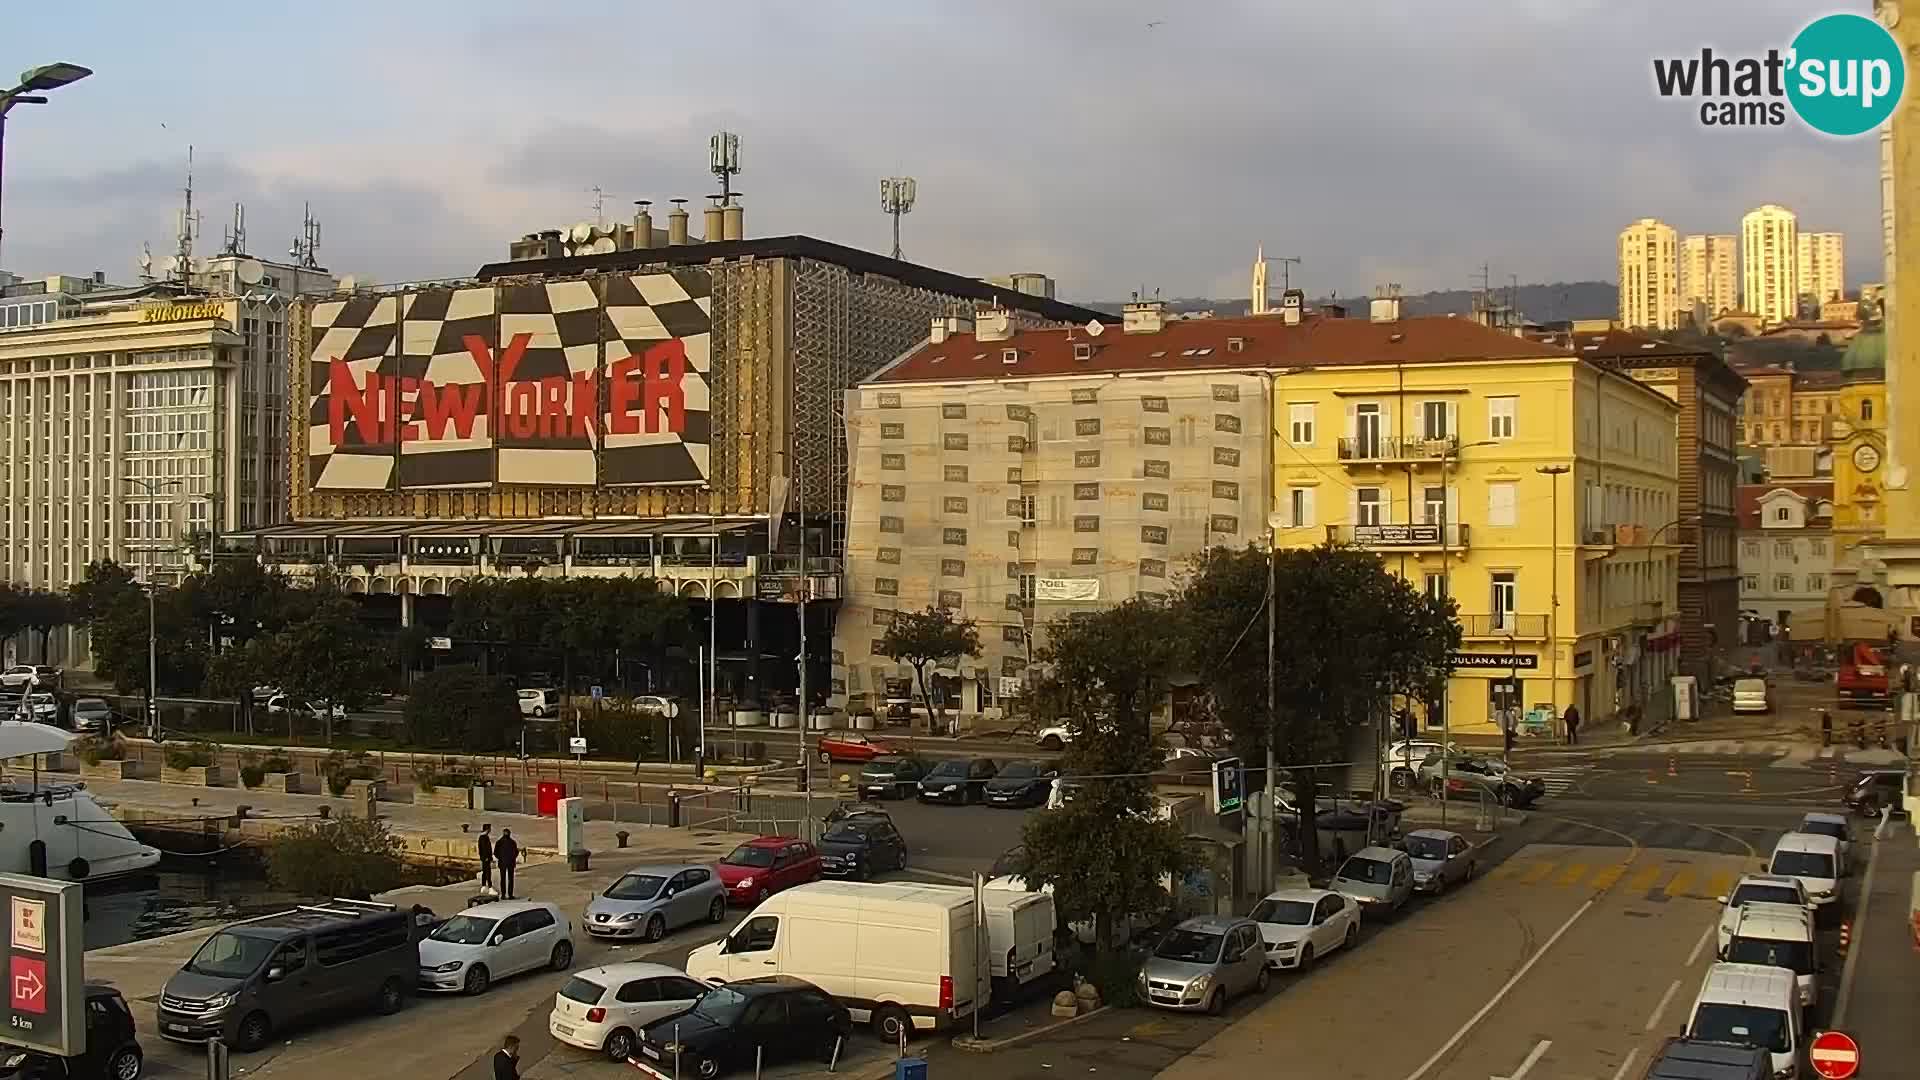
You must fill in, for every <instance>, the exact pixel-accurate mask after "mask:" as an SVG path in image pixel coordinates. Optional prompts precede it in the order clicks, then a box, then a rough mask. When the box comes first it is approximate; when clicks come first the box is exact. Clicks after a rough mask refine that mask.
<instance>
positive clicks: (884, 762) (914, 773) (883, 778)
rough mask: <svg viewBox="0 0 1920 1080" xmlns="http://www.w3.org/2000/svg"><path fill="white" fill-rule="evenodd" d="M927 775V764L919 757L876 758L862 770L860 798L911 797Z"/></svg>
mask: <svg viewBox="0 0 1920 1080" xmlns="http://www.w3.org/2000/svg"><path fill="white" fill-rule="evenodd" d="M926 775H927V764H926V762H924V761H921V760H919V759H918V758H910V757H877V758H874V759H873V760H872V761H869V762H867V764H866V767H865V768H862V769H861V770H860V798H861V799H862V800H866V799H911V798H913V796H914V793H915V792H917V791H919V790H920V780H921V778H922V777H924V776H926Z"/></svg>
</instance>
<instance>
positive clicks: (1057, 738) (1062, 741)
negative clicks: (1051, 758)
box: [1034, 724, 1073, 750]
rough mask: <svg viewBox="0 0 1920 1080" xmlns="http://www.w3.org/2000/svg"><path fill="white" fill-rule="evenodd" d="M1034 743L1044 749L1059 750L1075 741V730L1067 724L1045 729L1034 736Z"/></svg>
mask: <svg viewBox="0 0 1920 1080" xmlns="http://www.w3.org/2000/svg"><path fill="white" fill-rule="evenodd" d="M1034 741H1035V742H1037V743H1039V744H1040V746H1041V748H1043V749H1046V750H1059V749H1061V748H1063V747H1065V746H1066V745H1067V744H1068V743H1070V742H1072V741H1073V729H1072V728H1070V727H1068V726H1067V725H1065V724H1054V725H1053V726H1051V727H1043V728H1041V729H1040V733H1039V734H1038V735H1035V736H1034Z"/></svg>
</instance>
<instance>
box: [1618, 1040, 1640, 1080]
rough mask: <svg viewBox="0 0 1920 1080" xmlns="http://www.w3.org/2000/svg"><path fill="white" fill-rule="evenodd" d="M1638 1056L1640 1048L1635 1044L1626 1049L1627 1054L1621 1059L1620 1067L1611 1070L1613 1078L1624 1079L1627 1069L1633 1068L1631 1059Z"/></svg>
mask: <svg viewBox="0 0 1920 1080" xmlns="http://www.w3.org/2000/svg"><path fill="white" fill-rule="evenodd" d="M1639 1056H1640V1048H1639V1047H1637V1046H1636V1047H1634V1048H1633V1049H1631V1050H1629V1051H1627V1056H1626V1057H1625V1058H1624V1059H1622V1060H1621V1062H1620V1067H1619V1068H1617V1069H1615V1070H1613V1080H1625V1077H1626V1075H1627V1070H1628V1069H1631V1068H1633V1059H1634V1058H1637V1057H1639Z"/></svg>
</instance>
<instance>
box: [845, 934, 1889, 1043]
mask: <svg viewBox="0 0 1920 1080" xmlns="http://www.w3.org/2000/svg"><path fill="white" fill-rule="evenodd" d="M1916 940H1920V939H1916ZM846 1041H847V1037H846V1036H845V1035H835V1036H834V1037H833V1056H832V1057H831V1058H828V1059H827V1071H828V1072H834V1071H836V1070H837V1069H839V1067H840V1044H841V1043H844V1042H846Z"/></svg>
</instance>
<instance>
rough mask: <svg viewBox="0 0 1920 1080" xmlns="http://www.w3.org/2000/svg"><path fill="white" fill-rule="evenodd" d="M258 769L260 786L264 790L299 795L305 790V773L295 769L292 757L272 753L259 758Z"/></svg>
mask: <svg viewBox="0 0 1920 1080" xmlns="http://www.w3.org/2000/svg"><path fill="white" fill-rule="evenodd" d="M260 771H261V773H262V774H263V775H262V778H261V783H260V786H261V788H263V789H264V790H266V791H275V792H279V793H281V794H283V795H299V794H303V793H305V792H306V791H307V778H306V774H304V773H302V772H300V771H299V770H298V769H295V768H294V767H293V759H291V758H289V757H287V755H285V754H281V753H272V754H268V755H267V756H266V757H263V758H261V759H260Z"/></svg>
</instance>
